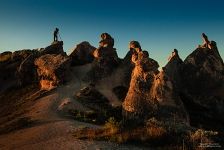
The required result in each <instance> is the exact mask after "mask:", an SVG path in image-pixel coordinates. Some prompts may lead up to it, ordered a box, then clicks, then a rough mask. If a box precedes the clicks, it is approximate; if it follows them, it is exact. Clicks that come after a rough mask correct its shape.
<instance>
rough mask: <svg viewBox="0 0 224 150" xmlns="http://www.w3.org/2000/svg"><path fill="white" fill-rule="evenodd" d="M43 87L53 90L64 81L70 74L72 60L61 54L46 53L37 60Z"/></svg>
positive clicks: (36, 63)
mask: <svg viewBox="0 0 224 150" xmlns="http://www.w3.org/2000/svg"><path fill="white" fill-rule="evenodd" d="M35 65H36V66H37V73H38V77H39V79H40V86H41V89H44V90H51V89H53V88H56V87H57V86H58V85H59V84H60V83H64V82H65V81H66V80H67V79H68V76H67V75H69V68H70V61H69V58H68V57H67V56H63V55H61V54H59V55H56V54H46V55H43V56H41V57H39V58H38V59H36V60H35Z"/></svg>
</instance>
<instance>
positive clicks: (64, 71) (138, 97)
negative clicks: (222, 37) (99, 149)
mask: <svg viewBox="0 0 224 150" xmlns="http://www.w3.org/2000/svg"><path fill="white" fill-rule="evenodd" d="M203 41H204V43H203V44H202V45H200V46H199V47H198V48H197V49H196V50H194V51H193V52H192V53H191V54H190V55H189V56H188V57H187V58H186V59H185V60H184V61H183V60H182V59H181V58H180V57H179V55H178V51H177V50H176V49H174V51H173V52H172V55H171V56H170V57H169V59H168V63H167V65H166V66H165V67H163V68H162V70H161V71H159V70H158V68H159V65H158V63H157V62H156V61H155V60H153V59H152V58H150V57H149V54H148V52H147V51H144V50H142V48H141V46H140V43H139V42H137V41H131V42H130V45H129V46H130V51H128V53H127V55H126V56H125V58H124V59H120V58H119V57H118V55H117V52H116V49H115V48H114V39H113V38H112V37H111V36H110V35H109V34H108V33H103V34H102V35H101V41H100V42H99V47H98V48H95V47H93V46H91V45H90V44H89V43H88V42H82V43H80V44H78V45H77V46H76V48H75V49H74V50H73V52H72V53H71V54H70V55H69V56H68V55H67V54H66V53H65V52H64V50H63V42H62V41H57V42H53V43H52V44H51V45H50V46H48V47H46V48H43V49H40V50H21V51H15V52H13V53H12V52H4V53H1V54H0V72H1V74H0V93H4V91H5V90H7V89H9V88H12V87H23V86H26V85H30V84H39V85H40V89H42V90H51V89H54V88H57V87H58V86H60V85H63V84H66V83H68V82H69V81H70V80H72V78H73V77H72V74H71V70H72V68H73V67H77V66H81V65H86V64H91V69H90V70H89V71H88V72H87V73H86V74H83V78H82V81H83V82H86V83H87V84H90V85H94V86H95V85H97V84H98V82H99V81H100V80H102V79H103V78H106V77H110V76H111V75H112V74H116V73H118V74H119V73H120V79H119V82H118V83H117V85H116V86H115V87H114V88H113V89H114V90H113V91H112V92H114V93H115V95H117V97H118V99H121V101H122V108H123V116H124V118H125V119H127V120H134V121H139V122H144V121H145V120H147V119H148V118H151V117H157V118H159V119H162V120H172V119H173V117H175V119H176V120H177V121H179V122H183V123H186V124H189V123H191V124H194V123H195V122H196V123H195V124H203V123H206V122H208V121H211V122H212V123H214V124H216V123H219V124H222V125H224V119H223V118H221V117H219V116H223V115H224V95H223V92H224V63H223V60H222V58H221V56H220V54H219V52H218V49H217V46H216V43H215V42H214V41H211V42H210V41H209V40H208V38H207V36H206V35H205V34H203ZM118 70H119V72H118ZM77 84H78V83H77ZM105 84H108V83H105ZM91 89H92V88H91ZM92 92H93V94H92V95H98V97H99V95H101V96H100V97H103V99H104V101H107V100H105V99H106V98H107V97H106V96H103V94H102V93H100V92H99V91H96V90H95V89H93V90H91V93H92ZM82 93H84V94H86V93H85V92H79V93H78V94H77V95H78V96H79V97H82ZM94 93H97V94H94ZM122 95H123V96H122ZM83 96H84V95H83ZM98 97H96V99H98ZM91 100H92V101H94V97H92V96H91ZM98 101H99V100H98Z"/></svg>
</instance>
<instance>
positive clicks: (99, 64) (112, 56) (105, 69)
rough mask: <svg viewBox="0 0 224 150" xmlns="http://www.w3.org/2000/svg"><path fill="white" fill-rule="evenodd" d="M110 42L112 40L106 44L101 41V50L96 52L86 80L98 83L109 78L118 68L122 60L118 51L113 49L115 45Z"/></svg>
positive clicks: (98, 49)
mask: <svg viewBox="0 0 224 150" xmlns="http://www.w3.org/2000/svg"><path fill="white" fill-rule="evenodd" d="M110 37H111V36H110ZM110 42H111V41H110V40H109V41H108V40H106V41H104V42H102V41H101V42H100V46H99V48H97V49H95V50H94V52H93V56H94V61H93V63H92V69H91V71H90V72H89V73H88V74H87V76H86V77H85V79H84V80H86V81H88V82H96V81H98V80H100V79H102V78H104V77H107V76H109V75H110V74H111V73H112V72H113V71H114V70H115V69H116V68H117V67H118V65H119V63H120V59H119V58H118V55H117V52H116V49H115V48H113V47H112V46H113V44H112V43H110ZM102 43H103V44H102ZM101 44H102V45H101Z"/></svg>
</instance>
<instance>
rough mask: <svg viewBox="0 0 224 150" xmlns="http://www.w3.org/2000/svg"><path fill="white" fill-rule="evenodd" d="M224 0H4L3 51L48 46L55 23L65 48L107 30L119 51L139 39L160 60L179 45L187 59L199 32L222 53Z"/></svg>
mask: <svg viewBox="0 0 224 150" xmlns="http://www.w3.org/2000/svg"><path fill="white" fill-rule="evenodd" d="M223 7H224V1H223V0H0V52H3V51H8V50H10V51H14V50H19V49H34V48H40V47H46V46H47V45H49V44H50V43H51V42H52V40H53V37H52V32H53V30H54V28H55V27H58V28H59V29H60V35H61V38H62V40H63V41H64V50H65V51H66V52H67V53H69V52H70V49H71V48H73V47H74V46H75V45H76V44H78V43H80V42H82V41H89V42H90V43H91V44H92V45H93V46H96V47H97V46H98V41H99V40H100V38H99V36H100V34H101V33H102V32H108V33H109V34H111V35H112V37H114V39H115V47H116V48H117V52H118V54H119V56H120V57H124V56H125V54H126V53H127V51H128V43H129V41H131V40H137V41H139V42H140V43H141V45H142V48H143V49H145V50H148V51H149V54H150V57H151V58H153V59H155V60H157V61H158V62H159V63H160V65H161V66H163V65H165V63H166V62H167V57H168V55H169V54H170V53H171V51H172V50H173V49H174V48H176V49H178V50H179V53H180V56H181V57H182V59H184V58H185V57H186V56H187V55H188V54H190V53H191V52H192V51H193V50H194V49H195V48H196V47H197V45H198V44H201V43H202V40H201V33H202V32H205V33H206V34H207V35H208V37H209V39H211V40H214V41H216V42H217V44H218V47H219V51H220V53H221V56H222V58H224V57H223V56H224V9H223Z"/></svg>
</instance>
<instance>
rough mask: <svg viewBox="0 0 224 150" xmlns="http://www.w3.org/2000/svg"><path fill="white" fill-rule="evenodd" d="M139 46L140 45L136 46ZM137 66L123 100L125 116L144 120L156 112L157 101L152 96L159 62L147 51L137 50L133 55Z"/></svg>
mask: <svg viewBox="0 0 224 150" xmlns="http://www.w3.org/2000/svg"><path fill="white" fill-rule="evenodd" d="M135 48H139V47H134V49H135ZM132 61H133V63H134V64H135V67H134V69H133V71H132V76H131V82H130V87H129V90H128V93H127V96H126V98H125V100H124V102H123V110H124V116H125V117H126V118H127V119H137V120H140V122H141V121H142V120H144V119H145V118H146V117H149V116H150V115H152V114H153V113H154V111H155V110H156V107H157V102H156V101H153V100H152V99H151V97H150V89H151V87H152V83H153V80H154V76H155V75H156V74H157V73H158V67H159V65H158V63H157V62H156V61H155V60H153V59H151V58H149V57H148V52H146V51H141V49H139V51H136V52H135V53H134V54H133V55H132Z"/></svg>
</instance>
